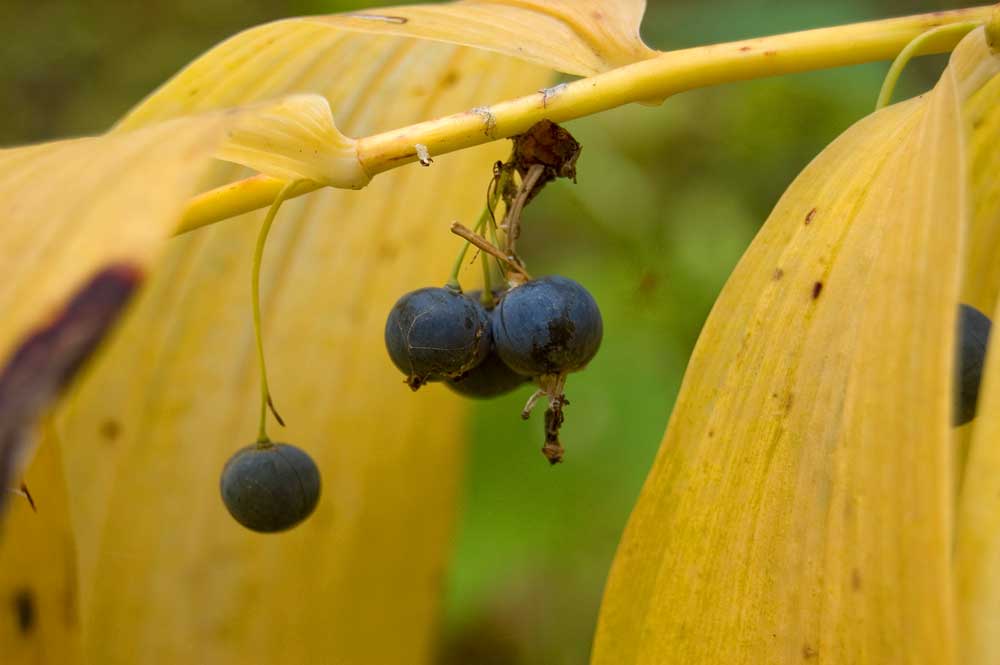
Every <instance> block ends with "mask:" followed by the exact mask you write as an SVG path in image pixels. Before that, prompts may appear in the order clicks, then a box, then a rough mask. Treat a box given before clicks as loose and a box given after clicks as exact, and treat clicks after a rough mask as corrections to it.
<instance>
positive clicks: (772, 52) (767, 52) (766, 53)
mask: <svg viewBox="0 0 1000 665" xmlns="http://www.w3.org/2000/svg"><path fill="white" fill-rule="evenodd" d="M764 55H767V56H771V55H778V52H777V51H764Z"/></svg>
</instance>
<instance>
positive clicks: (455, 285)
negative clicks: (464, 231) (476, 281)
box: [445, 208, 490, 291]
mask: <svg viewBox="0 0 1000 665" xmlns="http://www.w3.org/2000/svg"><path fill="white" fill-rule="evenodd" d="M489 217H490V211H489V208H486V209H484V210H483V212H482V214H480V215H479V221H477V222H476V226H475V227H474V228H473V230H474V231H475V232H476V233H481V232H482V230H483V226H484V225H485V224H486V220H487V219H489ZM468 251H469V243H468V242H464V243H462V249H460V250H459V251H458V256H456V257H455V264H454V265H453V266H452V268H451V277H449V278H448V282H447V283H446V284H445V286H447V287H449V288H452V289H456V290H458V291H461V290H462V286H461V284H460V283H459V281H458V273H459V272H461V270H462V264H463V263H464V262H465V255H466V253H468Z"/></svg>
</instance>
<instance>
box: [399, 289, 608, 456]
mask: <svg viewBox="0 0 1000 665" xmlns="http://www.w3.org/2000/svg"><path fill="white" fill-rule="evenodd" d="M496 296H497V297H496V300H495V305H494V306H493V308H492V309H489V310H488V309H486V308H485V307H484V306H483V305H482V303H481V299H480V297H479V293H478V292H473V293H469V294H463V293H461V292H460V291H458V290H457V289H454V288H451V287H447V286H446V287H443V288H424V289H418V290H416V291H411V292H410V293H407V294H406V295H404V296H403V297H402V298H400V299H399V301H398V302H396V304H395V306H394V307H393V308H392V311H390V312H389V317H388V319H387V321H386V324H385V344H386V348H387V349H388V351H389V357H390V358H391V359H392V361H393V363H394V364H395V365H396V367H398V368H399V369H400V370H401V371H402V372H403V374H405V375H406V382H407V384H409V386H410V387H411V388H412V389H414V390H416V389H418V388H419V387H420V386H422V385H424V384H425V383H427V382H431V381H443V382H445V384H446V385H447V386H448V387H449V388H451V389H452V390H454V391H455V392H457V393H459V394H461V395H465V396H467V397H472V398H479V399H485V398H491V397H496V396H498V395H502V394H504V393H507V392H510V391H511V390H514V389H515V388H518V387H520V386H522V385H524V384H525V383H527V382H529V381H534V382H536V383H537V384H538V386H539V390H538V392H537V393H536V395H535V396H534V397H533V398H532V401H531V404H533V403H534V401H535V400H537V399H538V398H539V397H542V396H547V397H549V400H550V407H549V411H550V412H551V414H549V413H547V414H546V422H547V427H546V455H547V456H548V457H549V459H550V461H553V462H557V461H559V460H560V459H561V457H562V448H561V446H560V445H559V443H558V429H559V427H558V425H561V424H562V406H564V405H565V404H566V401H565V397H564V396H563V394H562V387H563V384H564V382H565V377H566V375H567V374H569V373H571V372H576V371H579V370H581V369H583V368H584V367H585V366H586V365H587V363H588V362H590V360H591V359H592V358H593V357H594V355H595V354H596V353H597V349H598V348H599V347H600V345H601V336H602V333H603V324H602V321H601V312H600V310H599V309H598V307H597V303H596V302H595V301H594V298H593V296H591V295H590V293H589V292H588V291H587V289H585V288H584V287H583V286H581V285H580V284H579V283H577V282H575V281H573V280H572V279H568V278H566V277H558V276H552V277H543V278H540V279H533V280H529V281H527V282H525V283H523V284H519V285H517V286H514V287H512V288H510V289H509V290H507V291H502V292H499V293H497V294H496ZM528 410H530V408H529V409H528ZM549 421H552V422H549ZM550 430H551V432H550ZM550 435H551V436H550Z"/></svg>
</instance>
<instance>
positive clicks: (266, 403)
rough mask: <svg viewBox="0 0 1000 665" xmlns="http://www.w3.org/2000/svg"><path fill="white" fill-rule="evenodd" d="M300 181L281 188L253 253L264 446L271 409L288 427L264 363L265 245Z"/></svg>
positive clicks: (260, 433)
mask: <svg viewBox="0 0 1000 665" xmlns="http://www.w3.org/2000/svg"><path fill="white" fill-rule="evenodd" d="M299 182H300V181H298V180H292V181H290V182H288V183H287V184H285V186H284V187H282V188H281V191H279V192H278V196H277V198H275V199H274V203H272V204H271V207H270V208H269V209H268V211H267V216H265V217H264V223H263V224H262V225H261V227H260V233H259V234H257V246H256V247H255V248H254V252H253V269H252V270H251V273H250V296H251V299H252V302H253V332H254V338H255V339H256V342H257V360H258V363H259V367H260V425H259V426H258V428H257V443H258V444H261V445H262V444H268V443H270V442H271V439H270V437H268V435H267V411H268V409H270V410H271V413H273V414H274V418H275V420H277V421H278V424H279V425H281V426H282V427H284V426H285V421H284V420H282V419H281V416H280V415H279V414H278V410H277V409H276V408H275V407H274V401H273V400H272V399H271V391H270V390H269V389H268V386H267V364H266V362H265V360H264V340H263V335H262V333H261V325H260V264H261V259H262V258H263V256H264V245H265V244H266V243H267V235H268V234H269V233H270V232H271V225H272V224H274V218H275V216H277V214H278V210H279V209H280V208H281V204H282V203H284V202H285V199H287V198H288V196H289V194H291V193H292V190H293V189H294V188H295V186H296V185H297V184H299Z"/></svg>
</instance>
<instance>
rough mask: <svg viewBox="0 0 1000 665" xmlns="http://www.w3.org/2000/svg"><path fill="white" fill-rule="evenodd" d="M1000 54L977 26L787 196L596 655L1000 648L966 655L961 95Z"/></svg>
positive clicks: (810, 656) (701, 345)
mask: <svg viewBox="0 0 1000 665" xmlns="http://www.w3.org/2000/svg"><path fill="white" fill-rule="evenodd" d="M998 71H1000V57H998V56H995V55H992V54H991V53H990V52H989V50H988V49H987V47H986V45H985V40H984V38H983V31H982V30H981V29H980V30H978V31H976V32H973V33H972V34H971V35H970V36H969V37H967V38H966V39H965V40H964V41H963V43H962V44H961V45H960V46H959V48H958V49H957V50H956V52H955V53H954V54H953V56H952V59H951V62H950V65H949V67H948V69H947V70H946V72H945V74H944V76H943V77H942V79H941V81H940V82H939V84H938V85H937V87H936V88H935V89H934V91H933V92H931V93H929V94H927V95H926V96H924V97H923V98H922V99H919V100H912V101H910V102H907V103H904V104H900V105H897V106H895V107H890V108H889V109H886V110H884V111H882V112H880V113H877V114H875V115H874V116H872V117H869V118H867V119H865V120H863V121H861V122H859V123H858V124H857V125H855V126H854V127H852V128H851V129H850V130H848V131H847V132H846V133H845V134H844V135H843V136H841V137H840V138H839V139H838V140H837V141H836V142H834V143H833V144H832V145H831V146H830V147H828V148H827V149H826V150H825V151H824V152H823V153H822V154H821V155H820V156H819V157H817V158H816V160H814V162H813V163H812V164H810V166H809V167H808V168H807V169H806V170H805V171H804V172H803V173H802V174H801V175H800V176H799V178H798V179H797V180H796V181H795V183H793V185H792V186H791V187H790V189H789V190H788V191H787V192H786V193H785V195H784V196H783V197H782V199H781V201H780V202H779V203H778V205H777V207H776V208H775V210H774V212H773V213H772V215H771V217H770V218H769V220H768V221H767V223H766V225H765V226H764V228H763V229H762V230H761V232H760V234H759V235H758V237H757V238H756V239H755V241H754V243H753V245H752V246H751V248H750V249H749V251H748V252H747V253H746V255H745V256H744V258H743V259H742V261H741V262H740V264H739V266H738V267H737V269H736V271H735V272H734V274H733V275H732V277H731V278H730V280H729V282H728V283H727V285H726V288H725V290H724V291H723V293H722V295H721V297H720V298H719V300H718V301H717V303H716V305H715V307H714V309H713V312H712V314H711V316H710V317H709V320H708V322H707V323H706V325H705V328H704V330H703V333H702V336H701V338H700V339H699V342H698V345H697V347H696V349H695V353H694V356H693V357H692V359H691V362H690V365H689V367H688V371H687V374H686V376H685V381H684V385H683V387H682V390H681V395H680V397H679V399H678V403H677V406H676V408H675V410H674V413H673V416H672V418H671V422H670V426H669V428H668V431H667V434H666V438H665V440H664V442H663V446H662V448H661V451H660V454H659V456H658V458H657V461H656V464H655V467H654V469H653V471H652V473H651V475H650V477H649V478H648V479H647V482H646V485H645V487H644V489H643V492H642V496H641V498H640V501H639V503H638V505H637V507H636V509H635V511H634V513H633V515H632V517H631V520H630V522H629V526H628V528H627V531H626V534H625V536H624V538H623V541H622V543H621V545H620V547H619V551H618V555H617V558H616V561H615V564H614V567H613V570H612V574H611V577H610V580H609V582H608V587H607V590H606V594H605V599H604V604H603V607H602V611H601V618H600V623H599V627H598V633H597V636H596V641H595V645H594V655H593V662H594V663H601V664H603V663H609V664H610V663H615V664H625V665H628V664H634V663H635V664H637V663H657V664H662V663H684V664H685V665H687V664H696V663H719V662H725V663H793V662H795V663H799V662H820V663H838V664H840V663H872V664H876V663H877V664H885V663H928V664H932V663H933V664H943V663H950V662H983V663H985V662H991V661H989V659H985V660H979V661H956V660H955V658H956V654H957V651H956V648H957V641H956V628H957V625H956V616H957V615H956V611H955V603H954V600H953V599H954V590H955V584H954V579H955V575H954V572H955V571H954V569H953V561H952V547H953V542H954V540H953V539H954V536H955V523H954V520H955V511H954V493H953V486H952V482H953V464H954V445H955V437H954V435H953V433H952V430H951V427H950V418H951V408H952V404H951V397H950V396H951V394H952V392H951V390H952V380H953V379H952V377H953V374H952V372H953V368H952V364H953V361H954V358H953V353H954V351H953V349H954V348H955V334H954V327H955V320H956V308H957V302H958V300H959V294H960V284H961V278H962V274H963V270H964V248H965V242H966V240H965V239H966V236H967V234H968V228H967V226H968V221H969V219H970V218H971V217H972V210H973V205H972V204H971V201H970V199H969V195H968V191H969V188H968V186H967V184H968V181H969V180H968V178H967V165H968V163H969V155H968V153H967V151H966V148H965V141H966V135H967V133H968V132H967V127H966V122H965V118H964V117H963V115H962V112H961V108H962V104H963V103H967V101H968V99H969V97H970V96H972V95H973V94H974V93H976V91H977V90H979V89H980V88H982V87H983V86H984V85H985V84H986V83H987V82H988V81H989V80H990V78H991V77H994V76H995V75H996V73H997V72H998ZM990 87H991V89H995V88H993V86H992V84H991V86H990ZM973 106H975V105H973ZM996 108H997V107H996V104H995V101H993V102H992V106H980V109H981V110H983V112H984V113H987V114H988V115H990V116H991V117H995V116H996ZM985 109H989V110H988V111H986V110H985ZM972 164H973V167H974V168H975V167H978V165H979V164H980V162H977V161H973V162H972ZM971 181H972V182H973V183H974V184H977V183H980V182H981V180H979V179H978V177H977V176H973V177H972V179H971ZM973 194H974V196H975V197H978V194H979V192H978V191H977V190H973ZM976 200H978V198H977V199H976ZM977 214H979V213H977ZM982 214H985V213H982ZM991 214H992V215H993V216H994V218H995V214H996V212H995V210H994V211H993V212H992V213H991ZM992 252H993V253H992V256H995V255H996V254H995V248H994V249H993V250H992ZM992 288H995V287H992ZM994 292H995V291H994ZM989 309H992V307H991V308H989ZM994 364H996V363H994ZM978 435H979V433H978V426H977V432H976V436H977V437H978ZM977 441H978V439H977ZM993 441H995V437H994V439H993ZM972 466H975V465H974V464H973V465H972ZM970 468H972V467H970ZM995 478H996V474H995V473H994V475H993V477H992V478H991V481H992V482H993V483H995V482H996V481H995ZM994 501H995V499H994ZM961 528H962V525H961V523H960V524H959V529H961ZM994 547H995V546H994ZM976 581H977V582H982V581H983V576H982V575H979V576H977V577H976ZM990 602H995V601H990Z"/></svg>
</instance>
